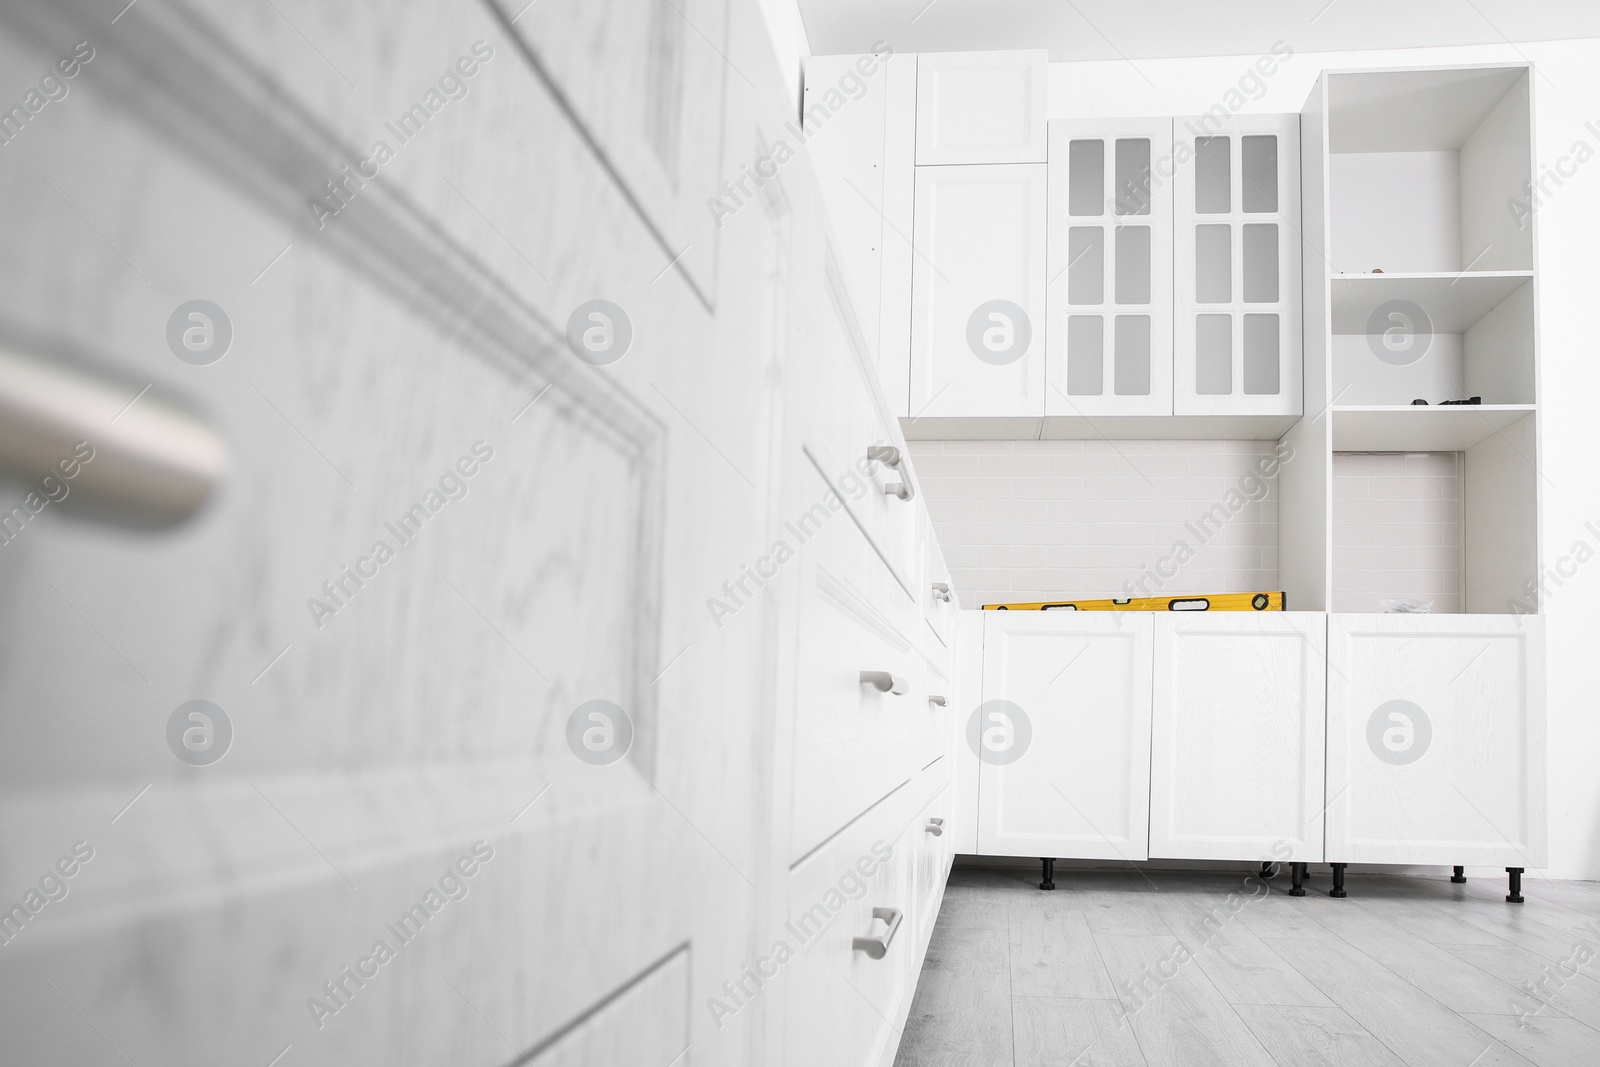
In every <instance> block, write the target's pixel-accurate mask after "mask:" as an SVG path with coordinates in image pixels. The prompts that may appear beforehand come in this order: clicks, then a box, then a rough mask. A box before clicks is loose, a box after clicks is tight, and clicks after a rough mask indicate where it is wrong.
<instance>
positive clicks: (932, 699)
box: [928, 694, 950, 708]
mask: <svg viewBox="0 0 1600 1067" xmlns="http://www.w3.org/2000/svg"><path fill="white" fill-rule="evenodd" d="M928 703H930V704H932V705H933V706H934V707H936V708H942V707H944V706H946V705H947V704H949V703H950V702H949V701H948V700H946V699H945V698H944V697H942V696H939V695H938V694H930V695H929V697H928Z"/></svg>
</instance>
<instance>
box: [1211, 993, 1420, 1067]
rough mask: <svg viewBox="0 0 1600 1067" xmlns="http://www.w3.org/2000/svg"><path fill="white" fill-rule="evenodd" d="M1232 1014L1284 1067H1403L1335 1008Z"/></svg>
mask: <svg viewBox="0 0 1600 1067" xmlns="http://www.w3.org/2000/svg"><path fill="white" fill-rule="evenodd" d="M1235 1010H1236V1011H1238V1013H1239V1017H1240V1018H1242V1019H1243V1020H1244V1021H1245V1025H1246V1026H1248V1027H1250V1029H1251V1031H1252V1032H1253V1033H1254V1034H1255V1035H1256V1037H1257V1038H1259V1039H1260V1041H1261V1043H1262V1044H1263V1045H1265V1046H1266V1047H1267V1051H1268V1052H1270V1053H1271V1054H1272V1058H1273V1059H1275V1060H1277V1061H1278V1062H1279V1063H1281V1064H1284V1065H1285V1067H1288V1065H1290V1064H1294V1065H1295V1067H1407V1064H1406V1062H1405V1061H1404V1060H1402V1059H1401V1058H1400V1057H1399V1056H1396V1055H1395V1054H1394V1053H1393V1052H1392V1051H1390V1049H1389V1046H1387V1045H1385V1044H1384V1043H1383V1042H1382V1041H1379V1040H1378V1039H1377V1038H1376V1037H1373V1036H1372V1034H1371V1033H1370V1032H1369V1031H1368V1030H1367V1028H1366V1027H1364V1026H1362V1025H1361V1024H1360V1023H1358V1022H1356V1021H1355V1020H1354V1019H1352V1018H1350V1016H1349V1015H1348V1014H1347V1013H1346V1012H1344V1011H1342V1010H1341V1009H1339V1008H1331V1007H1330V1008H1313V1007H1293V1006H1286V1005H1278V1004H1246V1005H1242V1006H1239V1007H1237V1008H1236V1009H1235Z"/></svg>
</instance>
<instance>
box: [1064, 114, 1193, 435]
mask: <svg viewBox="0 0 1600 1067" xmlns="http://www.w3.org/2000/svg"><path fill="white" fill-rule="evenodd" d="M1171 138H1172V121H1171V120H1170V119H1070V120H1067V119H1058V120H1056V121H1053V122H1051V123H1050V160H1049V170H1050V176H1049V185H1050V190H1049V210H1048V213H1049V223H1048V225H1049V238H1048V249H1047V260H1048V277H1049V279H1050V285H1049V293H1048V302H1049V314H1048V323H1047V329H1046V332H1045V341H1046V346H1045V351H1046V366H1045V382H1046V387H1047V388H1046V396H1045V414H1047V415H1052V416H1053V415H1171V414H1172V183H1171V182H1170V181H1169V180H1159V181H1158V180H1156V173H1155V168H1156V167H1157V165H1158V164H1159V163H1160V162H1162V157H1163V156H1164V155H1165V154H1166V152H1167V150H1168V146H1169V145H1170V143H1171Z"/></svg>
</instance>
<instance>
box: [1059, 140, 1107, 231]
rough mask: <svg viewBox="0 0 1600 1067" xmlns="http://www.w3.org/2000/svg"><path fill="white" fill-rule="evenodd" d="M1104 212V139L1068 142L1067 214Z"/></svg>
mask: <svg viewBox="0 0 1600 1067" xmlns="http://www.w3.org/2000/svg"><path fill="white" fill-rule="evenodd" d="M1105 213H1106V143H1105V142H1104V141H1073V142H1072V143H1071V144H1070V145H1068V146H1067V214H1069V215H1104V214H1105Z"/></svg>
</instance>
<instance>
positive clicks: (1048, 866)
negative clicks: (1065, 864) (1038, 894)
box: [1039, 857, 1056, 889]
mask: <svg viewBox="0 0 1600 1067" xmlns="http://www.w3.org/2000/svg"><path fill="white" fill-rule="evenodd" d="M1039 862H1040V863H1042V864H1044V881H1042V882H1040V883H1039V888H1040V889H1054V888H1055V887H1056V861H1055V860H1052V859H1044V858H1043V857H1041V858H1040V860H1039Z"/></svg>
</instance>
